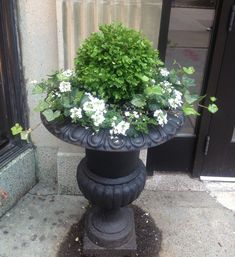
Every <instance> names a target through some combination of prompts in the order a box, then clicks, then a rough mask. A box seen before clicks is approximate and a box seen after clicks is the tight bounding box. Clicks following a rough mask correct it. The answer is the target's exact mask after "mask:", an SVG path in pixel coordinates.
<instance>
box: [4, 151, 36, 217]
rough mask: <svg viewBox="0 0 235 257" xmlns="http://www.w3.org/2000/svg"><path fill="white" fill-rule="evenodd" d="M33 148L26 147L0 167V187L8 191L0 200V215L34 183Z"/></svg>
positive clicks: (34, 164)
mask: <svg viewBox="0 0 235 257" xmlns="http://www.w3.org/2000/svg"><path fill="white" fill-rule="evenodd" d="M34 151H35V150H34V149H28V150H26V151H25V152H23V153H22V154H20V155H19V156H18V157H17V158H15V159H14V160H13V161H11V162H9V163H8V164H7V165H6V166H4V167H3V168H2V169H0V188H1V189H2V190H4V191H5V192H7V193H8V197H7V199H5V200H0V217H1V216H2V215H3V214H5V213H6V212H7V211H8V210H9V209H10V208H11V207H12V206H13V205H14V204H15V203H16V202H17V201H18V200H19V199H20V198H21V197H22V196H23V195H24V194H25V193H26V192H28V191H29V190H30V189H31V188H32V187H33V186H34V185H35V184H36V168H35V167H36V163H35V155H34Z"/></svg>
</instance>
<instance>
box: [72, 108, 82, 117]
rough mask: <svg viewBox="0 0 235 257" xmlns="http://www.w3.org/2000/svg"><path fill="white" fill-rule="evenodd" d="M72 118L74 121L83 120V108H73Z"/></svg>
mask: <svg viewBox="0 0 235 257" xmlns="http://www.w3.org/2000/svg"><path fill="white" fill-rule="evenodd" d="M70 113H71V114H70V117H71V118H72V119H77V118H78V119H81V118H82V109H81V108H77V107H73V108H72V109H70Z"/></svg>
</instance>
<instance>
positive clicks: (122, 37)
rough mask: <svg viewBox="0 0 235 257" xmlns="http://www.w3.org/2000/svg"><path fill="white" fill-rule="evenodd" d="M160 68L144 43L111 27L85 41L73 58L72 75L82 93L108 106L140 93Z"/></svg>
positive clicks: (117, 26) (122, 29) (153, 52)
mask: <svg viewBox="0 0 235 257" xmlns="http://www.w3.org/2000/svg"><path fill="white" fill-rule="evenodd" d="M160 64H162V62H161V61H160V59H159V58H158V52H157V50H155V49H154V48H153V46H152V43H151V42H150V41H149V40H148V39H146V38H145V37H143V35H141V34H140V33H139V32H137V31H135V30H133V29H130V28H127V27H124V26H123V25H122V24H115V23H114V24H111V25H102V26H100V31H99V32H97V33H93V34H92V35H91V36H90V37H89V38H87V39H86V40H85V42H84V43H83V45H82V46H81V47H80V48H79V49H78V52H77V56H76V58H75V72H76V76H77V79H78V81H79V83H80V84H81V85H82V87H84V90H87V91H89V92H92V93H93V95H97V96H98V97H100V98H102V99H104V100H106V101H108V102H109V103H122V102H126V101H130V100H131V99H132V98H133V96H134V95H136V94H141V93H142V92H143V90H144V87H145V86H144V84H145V83H146V82H147V81H148V79H149V78H151V77H153V74H154V72H155V71H156V66H157V65H160Z"/></svg>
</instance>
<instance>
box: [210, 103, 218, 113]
mask: <svg viewBox="0 0 235 257" xmlns="http://www.w3.org/2000/svg"><path fill="white" fill-rule="evenodd" d="M218 110H219V108H218V107H217V105H216V104H209V105H208V111H209V112H211V113H216V112H217V111H218Z"/></svg>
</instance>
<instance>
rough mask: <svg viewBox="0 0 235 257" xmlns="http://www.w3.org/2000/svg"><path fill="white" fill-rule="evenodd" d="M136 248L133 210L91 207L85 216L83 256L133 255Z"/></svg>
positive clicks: (117, 256)
mask: <svg viewBox="0 0 235 257" xmlns="http://www.w3.org/2000/svg"><path fill="white" fill-rule="evenodd" d="M136 250H137V245H136V235H135V224H134V214H133V210H132V209H131V208H128V207H124V208H120V209H119V210H112V211H110V212H109V211H103V210H102V209H99V208H97V207H93V208H92V209H91V210H90V211H89V213H88V215H87V217H86V232H85V236H84V238H83V254H84V255H85V256H100V257H106V256H107V257H110V256H113V257H123V256H135V253H136Z"/></svg>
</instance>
